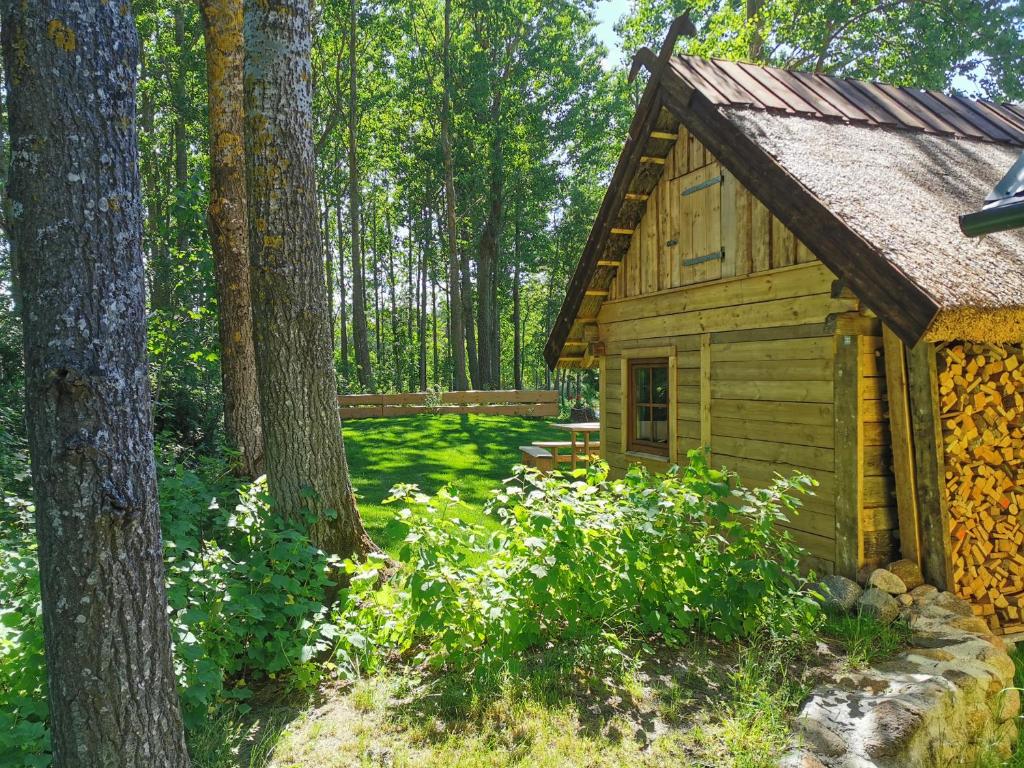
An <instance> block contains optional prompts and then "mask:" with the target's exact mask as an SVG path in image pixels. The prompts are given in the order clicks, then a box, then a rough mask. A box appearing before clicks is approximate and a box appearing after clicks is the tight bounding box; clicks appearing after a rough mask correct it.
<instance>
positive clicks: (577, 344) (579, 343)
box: [562, 339, 589, 347]
mask: <svg viewBox="0 0 1024 768" xmlns="http://www.w3.org/2000/svg"><path fill="white" fill-rule="evenodd" d="M587 344H589V342H587V341H579V340H575V339H569V340H568V341H565V342H563V344H562V346H563V347H585V346H587Z"/></svg>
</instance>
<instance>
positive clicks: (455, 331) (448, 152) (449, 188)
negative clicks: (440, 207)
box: [441, 0, 469, 391]
mask: <svg viewBox="0 0 1024 768" xmlns="http://www.w3.org/2000/svg"><path fill="white" fill-rule="evenodd" d="M451 18H452V0H445V2H444V47H443V53H442V58H443V60H444V61H443V64H444V95H443V98H442V102H441V155H442V158H443V160H444V202H445V215H446V219H447V225H448V226H447V229H448V294H449V299H448V317H449V323H450V324H451V332H450V338H449V344H450V345H451V350H452V368H453V369H454V375H453V383H454V388H455V390H456V391H459V390H464V389H468V388H469V382H468V381H467V379H466V328H465V323H464V322H463V309H462V290H461V285H460V279H459V226H458V219H457V218H456V213H455V170H454V162H453V161H452V136H451V108H452V107H451V92H452V91H451V88H452V64H451V38H452V31H451Z"/></svg>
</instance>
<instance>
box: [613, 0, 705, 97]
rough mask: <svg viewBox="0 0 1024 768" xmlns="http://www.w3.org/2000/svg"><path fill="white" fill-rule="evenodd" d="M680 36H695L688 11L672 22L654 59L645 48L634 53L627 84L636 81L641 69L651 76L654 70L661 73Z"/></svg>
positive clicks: (651, 53) (652, 52) (695, 32)
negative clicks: (643, 68)
mask: <svg viewBox="0 0 1024 768" xmlns="http://www.w3.org/2000/svg"><path fill="white" fill-rule="evenodd" d="M680 35H687V36H688V37H695V36H696V35H697V28H696V27H695V26H693V22H692V21H690V12H689V11H687V12H686V13H684V14H682V15H681V16H676V17H675V19H673V20H672V23H671V24H670V25H669V28H668V32H667V33H666V34H665V41H664V42H663V43H662V44H661V50H660V51H659V52H658V55H657V57H655V55H654V51H652V50H651V49H650V48H648V47H646V46H644V47H643V48H641V49H640V50H639V51H637V52H636V55H635V56H634V57H633V64H632V66H631V67H630V68H629V82H633V80H634V79H636V76H637V74H638V73H639V72H640V68H641V67H645V68H646V69H648V70H650V72H651V74H654V72H655V70H658V71H661V69H662V67H664V66H665V64H666V63H668V60H669V59H670V58H672V52H673V51H674V50H675V48H676V40H678V39H679V36H680Z"/></svg>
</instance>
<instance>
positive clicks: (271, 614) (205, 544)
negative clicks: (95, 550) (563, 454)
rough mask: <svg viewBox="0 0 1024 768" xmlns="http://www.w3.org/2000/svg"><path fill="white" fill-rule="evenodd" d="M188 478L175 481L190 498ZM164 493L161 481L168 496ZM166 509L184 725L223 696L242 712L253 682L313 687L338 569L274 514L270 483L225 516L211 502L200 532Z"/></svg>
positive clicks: (327, 636)
mask: <svg viewBox="0 0 1024 768" xmlns="http://www.w3.org/2000/svg"><path fill="white" fill-rule="evenodd" d="M193 481H194V476H190V473H187V472H185V473H182V477H180V478H178V483H179V484H180V485H179V488H180V489H181V492H182V493H184V494H185V495H186V498H187V490H188V489H190V488H191V487H192V482H193ZM169 487H170V488H172V489H173V488H174V487H175V485H174V483H173V482H171V481H170V480H169V479H165V480H164V482H163V488H164V489H165V494H166V492H167V491H166V489H168V488H169ZM206 498H209V497H208V496H207V497H206ZM191 508H193V509H195V505H192V507H191ZM164 510H165V518H166V517H167V515H168V513H171V514H170V519H165V530H166V531H167V534H168V535H167V541H166V544H165V548H166V552H167V558H166V560H167V599H168V603H169V606H170V610H171V622H172V625H173V631H174V635H175V639H176V642H175V660H176V665H177V672H178V678H179V681H180V683H181V696H182V707H183V710H184V713H185V717H186V722H187V724H188V725H189V726H196V725H198V724H199V723H201V722H202V721H203V720H204V719H205V718H206V717H207V715H208V714H209V713H210V711H211V709H212V707H213V706H214V705H215V704H217V703H218V702H219V701H221V700H223V699H233V700H236V701H239V702H241V703H240V704H239V709H240V711H242V712H244V711H245V710H246V709H247V708H248V707H247V705H245V704H244V700H245V699H248V698H249V697H250V696H251V692H252V686H253V684H254V683H263V682H266V681H269V680H276V681H281V682H284V683H285V684H287V685H288V686H292V687H297V688H306V687H309V686H311V685H314V684H315V683H316V682H318V681H319V674H320V667H319V665H318V664H317V663H316V657H317V656H318V655H320V654H321V653H322V652H323V651H327V650H329V649H330V648H332V647H333V642H332V641H333V637H334V633H335V627H334V626H333V625H332V624H330V623H329V622H328V621H327V618H328V609H327V608H326V606H325V605H324V598H325V595H326V594H327V591H328V588H329V587H330V586H331V584H332V582H331V580H330V578H329V574H330V572H331V569H332V567H334V568H336V567H337V563H336V562H335V561H334V560H332V558H330V557H328V556H327V555H325V554H324V553H323V552H322V551H320V550H319V549H317V548H316V547H314V546H313V545H312V544H311V543H310V541H309V538H308V537H307V535H306V534H305V533H304V532H303V530H300V527H298V526H296V525H295V523H293V522H291V521H286V520H284V519H282V518H281V517H280V516H278V515H275V514H273V513H272V512H271V508H270V499H269V497H268V496H267V492H266V481H265V480H264V479H263V478H261V479H260V480H257V481H256V482H255V483H253V484H252V485H251V486H244V487H243V488H242V489H241V490H240V492H239V498H238V503H237V505H235V506H234V508H233V510H231V511H226V510H221V509H220V508H219V506H218V505H217V504H216V503H214V504H213V505H211V509H210V512H212V516H211V519H210V520H209V522H208V525H209V526H210V529H209V532H207V533H205V534H204V531H203V530H202V526H201V522H202V518H201V517H199V518H198V519H197V518H196V517H193V518H191V519H190V518H189V517H187V516H185V515H174V514H173V513H174V510H175V507H174V506H172V505H171V504H169V503H165V504H164Z"/></svg>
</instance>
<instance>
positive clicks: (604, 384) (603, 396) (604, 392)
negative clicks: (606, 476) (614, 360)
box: [597, 355, 609, 458]
mask: <svg viewBox="0 0 1024 768" xmlns="http://www.w3.org/2000/svg"><path fill="white" fill-rule="evenodd" d="M597 370H598V373H597V376H598V378H597V386H598V388H597V405H598V407H599V408H600V409H601V414H602V416H603V415H604V414H607V413H608V394H609V392H608V357H607V355H601V356H600V357H599V358H598V359H597ZM607 429H608V426H607V419H606V418H602V419H601V430H600V432H599V436H600V440H601V458H604V457H605V456H606V455H607V452H608V449H609V445H608V438H607Z"/></svg>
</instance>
